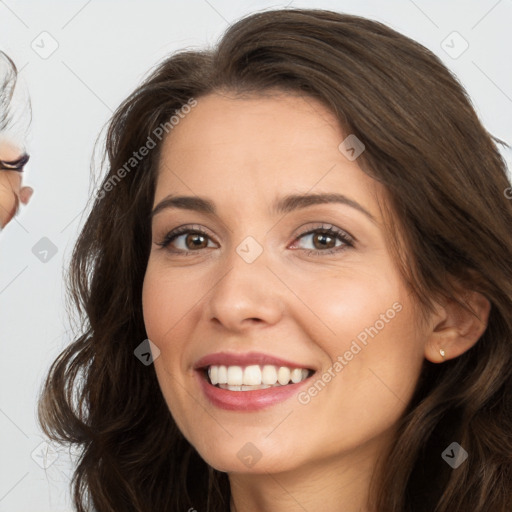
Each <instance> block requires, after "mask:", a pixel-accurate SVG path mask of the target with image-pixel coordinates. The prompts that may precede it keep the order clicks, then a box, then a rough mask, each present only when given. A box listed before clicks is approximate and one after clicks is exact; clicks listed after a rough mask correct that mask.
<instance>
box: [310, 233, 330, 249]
mask: <svg viewBox="0 0 512 512" xmlns="http://www.w3.org/2000/svg"><path fill="white" fill-rule="evenodd" d="M317 237H318V238H315V239H314V240H315V241H317V240H320V239H321V240H323V241H324V242H325V240H326V239H329V238H330V239H331V240H334V238H333V237H332V236H331V235H328V234H326V233H319V234H318V235H317ZM315 245H316V244H315ZM321 246H322V247H324V248H325V247H326V245H325V244H324V243H322V244H321Z"/></svg>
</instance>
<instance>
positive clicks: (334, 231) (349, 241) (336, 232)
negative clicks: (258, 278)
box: [156, 225, 355, 256]
mask: <svg viewBox="0 0 512 512" xmlns="http://www.w3.org/2000/svg"><path fill="white" fill-rule="evenodd" d="M183 234H195V235H202V236H205V237H207V238H209V239H211V238H210V236H209V235H208V234H207V233H206V232H205V231H203V230H201V229H193V228H192V227H191V226H182V227H180V228H176V229H175V230H174V231H171V232H169V233H168V234H167V235H165V237H164V239H163V240H162V241H161V242H156V244H157V245H159V246H160V247H162V248H168V246H169V244H170V243H171V242H173V241H174V240H175V239H176V238H178V237H179V236H180V235H183ZM312 234H323V235H330V236H333V237H335V238H336V239H337V240H340V241H342V242H343V243H344V244H345V245H343V246H338V247H333V248H331V249H325V250H319V249H300V250H302V251H305V253H306V254H307V255H308V256H310V255H315V256H320V255H326V254H334V253H338V252H341V251H344V250H346V249H348V248H351V247H354V243H355V239H354V237H352V236H351V235H349V234H348V233H346V232H345V231H342V230H340V229H338V228H336V227H334V226H332V225H329V226H327V227H326V226H324V225H322V226H321V227H317V228H314V229H311V230H309V231H306V232H304V233H301V234H299V235H297V237H296V239H295V240H294V242H295V241H296V240H299V239H301V238H303V237H306V236H308V235H312ZM168 251H169V252H171V253H174V254H183V255H185V256H188V255H191V254H193V253H196V252H199V250H197V251H194V250H188V251H183V250H181V249H179V250H173V249H168Z"/></svg>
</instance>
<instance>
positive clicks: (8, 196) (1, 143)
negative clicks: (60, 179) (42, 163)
mask: <svg viewBox="0 0 512 512" xmlns="http://www.w3.org/2000/svg"><path fill="white" fill-rule="evenodd" d="M21 154H22V153H21V152H20V150H19V148H18V147H17V146H15V145H14V144H12V143H11V142H9V141H6V140H0V160H2V161H5V162H10V161H15V160H17V159H18V158H19V157H20V156H21ZM22 175H23V173H21V172H18V171H3V170H0V228H2V229H3V228H4V227H5V226H6V225H7V224H8V223H9V222H10V221H11V220H12V218H13V217H14V216H15V215H16V212H17V211H18V208H19V203H20V202H21V203H23V204H25V205H26V204H28V201H29V199H30V197H31V196H32V194H33V192H34V190H33V189H32V188H31V187H24V186H22Z"/></svg>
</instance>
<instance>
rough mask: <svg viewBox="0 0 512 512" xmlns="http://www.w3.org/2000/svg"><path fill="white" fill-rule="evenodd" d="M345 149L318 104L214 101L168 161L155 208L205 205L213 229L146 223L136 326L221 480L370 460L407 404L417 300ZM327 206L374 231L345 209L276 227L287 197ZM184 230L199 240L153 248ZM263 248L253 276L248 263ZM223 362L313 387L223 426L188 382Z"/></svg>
mask: <svg viewBox="0 0 512 512" xmlns="http://www.w3.org/2000/svg"><path fill="white" fill-rule="evenodd" d="M345 137H346V135H345V134H343V133H342V131H341V130H340V128H339V126H338V123H337V120H336V119H335V117H334V116H333V114H332V113H331V112H330V111H329V110H327V109H326V108H325V107H324V106H323V105H322V104H320V103H319V102H317V101H316V100H314V99H311V98H300V97H297V96H292V95H284V94H283V95H280V96H275V97H271V98H269V97H265V98H263V97H255V98H253V99H235V98H229V97H223V96H219V95H214V94H212V95H208V96H205V97H201V98H200V99H199V100H198V104H197V106H196V107H195V108H193V109H192V111H191V112H190V113H189V114H187V116H186V117H185V118H184V119H182V120H181V121H180V123H179V124H178V125H177V126H175V127H174V129H173V131H172V132H171V133H170V135H169V136H168V138H167V139H166V140H165V143H164V146H163V148H162V156H161V162H160V168H159V177H158V181H157V187H156V194H155V200H154V206H156V205H158V204H160V203H161V202H162V201H163V200H164V199H165V198H167V197H168V196H169V195H173V196H199V197H201V198H205V199H208V200H209V201H211V202H212V203H213V204H214V206H215V209H216V213H208V212H200V211H195V210H190V209H184V208H178V207H172V208H163V209H161V211H160V212H159V213H157V214H156V215H155V216H154V219H153V226H152V233H153V235H152V236H153V243H152V248H151V254H150V258H149V262H148V267H147V271H146V275H145V280H144V287H143V308H144V320H145V325H146V330H147V334H148V337H149V339H150V340H151V341H152V342H153V343H154V344H155V345H157V346H158V348H159V349H160V351H161V353H160V356H159V357H158V358H157V359H156V360H155V363H154V366H155V371H156V374H157V378H158V381H159V384H160V386H161V389H162V393H163V396H164V398H165V400H166V402H167V404H168V406H169V409H170V411H171V413H172V415H173V417H174V419H175V421H176V422H177V424H178V426H179V428H180V429H181V431H182V432H183V433H184V435H185V437H186V438H187V439H188V440H189V441H190V443H191V444H192V445H194V447H195V448H196V449H197V450H198V452H199V453H200V454H201V456H202V457H203V458H204V459H205V460H206V461H207V462H208V463H209V464H211V465H212V466H213V467H215V468H217V469H219V470H221V471H228V472H231V471H236V472H249V471H256V472H262V471H267V472H278V471H285V470H290V469H294V468H298V467H303V466H304V465H305V464H308V463H313V462H318V461H322V460H327V459H329V460H335V459H336V458H338V457H342V456H344V455H346V454H349V453H351V454H357V453H359V452H361V453H362V452H363V451H364V450H368V446H373V447H374V448H375V449H377V448H376V447H378V446H379V443H380V442H381V440H382V439H384V437H385V434H386V432H389V431H390V430H391V429H392V427H393V425H394V424H395V423H396V421H397V420H398V419H399V417H400V416H401V414H402V412H403V411H404V409H405V407H406V404H407V403H408V402H409V400H410V398H411V396H412V393H413V391H414V388H415V384H416V382H417V379H418V376H419V373H420V370H421V365H422V362H423V358H424V348H425V342H426V333H425V332H418V331H417V330H415V328H414V326H415V325H416V317H415V316H414V315H415V313H414V311H415V310H414V308H413V304H412V302H411V300H412V298H411V297H409V295H408V291H407V288H406V285H405V283H404V282H403V281H402V279H401V276H400V275H399V271H398V268H397V266H396V265H395V262H394V261H393V260H392V257H391V255H390V253H389V251H388V248H387V246H386V244H385V241H384V240H385V239H384V234H385V233H384V232H383V229H384V227H383V225H382V218H381V215H380V211H379V207H378V203H377V197H378V194H379V193H380V192H381V190H380V189H379V188H378V187H379V186H380V185H379V184H378V183H377V182H376V181H374V180H373V179H371V178H370V177H369V176H367V175H366V174H365V173H364V172H363V171H362V170H361V169H360V168H359V166H358V165H357V160H356V161H352V162H351V161H349V160H348V159H347V158H346V157H345V156H344V155H343V154H342V153H341V152H340V151H339V149H338V146H339V144H340V143H341V142H342V141H343V140H344V139H345ZM320 193H326V194H333V193H337V194H343V195H344V196H345V197H347V198H349V199H350V200H351V201H353V202H356V203H358V204H359V205H360V206H361V207H363V208H364V209H365V210H366V211H367V212H368V213H369V214H370V215H371V216H372V217H373V219H374V220H372V219H371V218H370V217H369V216H368V215H366V214H365V213H363V212H362V211H361V210H360V209H358V208H354V207H353V206H350V205H349V204H342V203H324V204H315V205H311V206H307V207H304V208H299V209H295V210H292V211H289V212H287V213H282V212H280V213H276V212H274V211H273V205H274V204H275V203H276V201H279V199H280V198H282V197H284V196H287V195H290V194H298V195H301V196H303V195H308V194H320ZM181 227H187V229H189V230H191V231H193V230H199V231H203V232H204V234H199V235H197V234H194V233H182V234H180V235H178V236H177V237H176V238H175V239H174V240H173V241H172V242H170V243H169V244H168V245H167V246H166V247H163V246H161V245H159V244H160V243H164V242H165V239H166V237H168V235H169V233H171V232H173V231H175V230H176V228H181ZM329 228H331V229H332V231H331V233H328V234H325V232H324V233H322V230H324V231H325V229H329ZM315 230H316V231H315ZM311 231H315V232H314V233H311ZM308 233H309V234H308ZM247 237H251V238H250V239H249V240H250V242H249V243H250V245H245V244H247ZM168 238H169V237H168ZM252 240H254V241H255V242H256V243H254V242H252ZM258 247H260V248H261V250H262V252H261V254H259V255H258V256H257V257H256V258H255V259H254V260H253V261H252V262H249V261H248V260H249V259H250V257H249V258H244V257H243V255H244V251H246V250H248V251H249V252H251V254H252V255H256V254H257V253H256V252H253V251H257V250H259V249H258ZM241 249H243V251H242V250H241ZM221 351H222V352H232V353H246V352H262V353H265V354H269V355H271V356H275V357H280V358H282V359H286V360H289V361H292V362H296V363H299V364H300V365H301V366H304V367H306V368H311V369H314V370H316V372H315V374H314V375H313V377H311V378H310V379H309V382H307V383H305V385H301V387H300V390H299V391H297V392H294V393H293V394H292V395H291V396H290V397H289V398H287V399H286V400H284V401H282V402H280V403H278V404H275V405H272V406H269V407H266V408H263V409H259V410H254V411H244V410H226V409H223V408H220V407H218V406H216V405H214V404H212V403H211V402H210V401H209V399H208V398H207V397H206V396H205V394H204V392H203V390H202V386H201V385H200V380H199V379H200V378H201V377H199V372H197V371H196V370H194V365H195V364H196V362H197V361H198V360H199V359H200V358H202V357H203V356H205V355H208V354H211V353H216V352H221ZM336 363H338V364H336ZM315 389H316V392H315ZM238 393H243V392H242V391H240V392H238ZM248 442H250V443H252V444H254V445H255V446H256V447H257V448H258V450H259V451H260V452H261V453H262V457H261V460H260V461H259V462H258V463H257V464H256V465H255V466H254V469H250V468H248V467H247V466H246V465H245V464H244V463H243V462H242V460H241V458H239V457H238V456H237V454H239V452H240V450H241V449H242V447H244V446H245V445H246V443H248ZM381 444H382V443H381ZM333 458H334V459H333Z"/></svg>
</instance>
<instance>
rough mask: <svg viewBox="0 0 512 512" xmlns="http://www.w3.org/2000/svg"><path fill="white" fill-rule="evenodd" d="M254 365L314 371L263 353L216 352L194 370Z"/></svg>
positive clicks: (195, 365)
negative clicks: (222, 366) (213, 366)
mask: <svg viewBox="0 0 512 512" xmlns="http://www.w3.org/2000/svg"><path fill="white" fill-rule="evenodd" d="M254 364H258V365H265V364H268V365H275V366H287V367H289V368H306V369H308V370H310V369H312V368H311V367H310V366H309V365H304V364H301V363H295V362H293V361H288V360H286V359H283V358H281V357H276V356H272V355H270V354H264V353H262V352H245V353H235V352H216V353H214V354H208V355H206V356H204V357H201V358H200V359H199V360H198V361H196V363H195V364H194V369H195V370H200V369H204V368H207V367H208V366H212V365H224V366H249V365H254Z"/></svg>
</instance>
